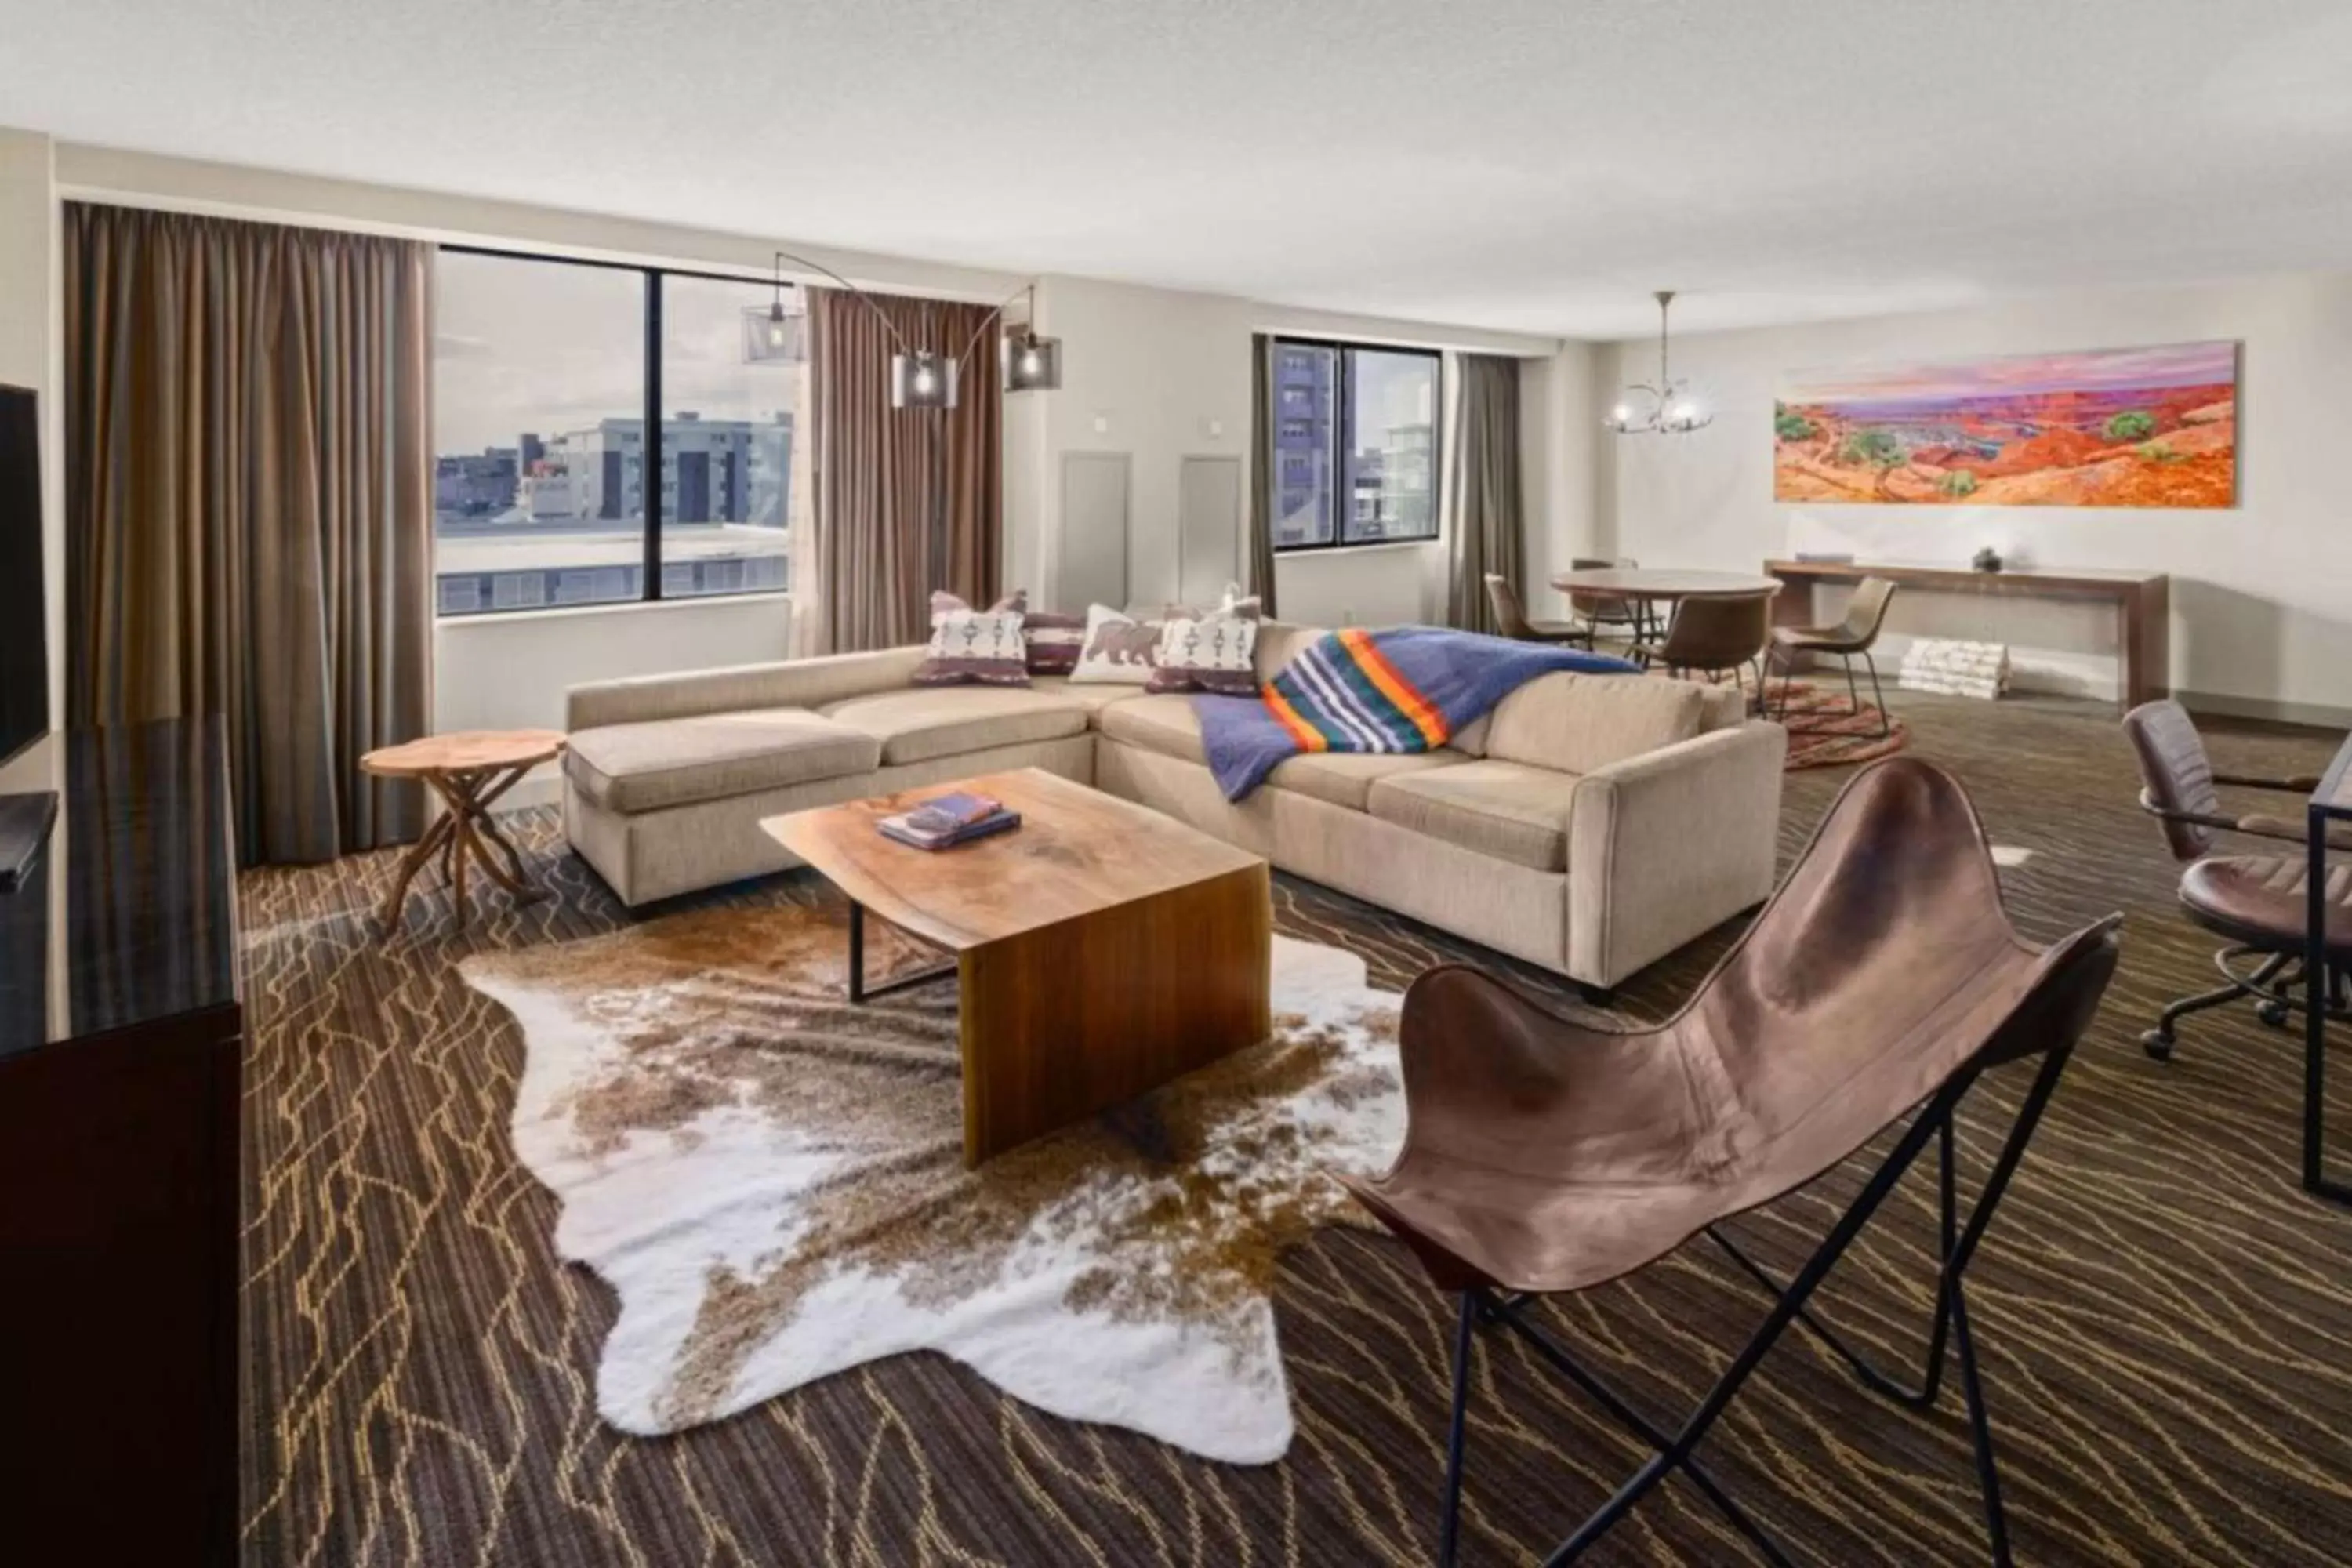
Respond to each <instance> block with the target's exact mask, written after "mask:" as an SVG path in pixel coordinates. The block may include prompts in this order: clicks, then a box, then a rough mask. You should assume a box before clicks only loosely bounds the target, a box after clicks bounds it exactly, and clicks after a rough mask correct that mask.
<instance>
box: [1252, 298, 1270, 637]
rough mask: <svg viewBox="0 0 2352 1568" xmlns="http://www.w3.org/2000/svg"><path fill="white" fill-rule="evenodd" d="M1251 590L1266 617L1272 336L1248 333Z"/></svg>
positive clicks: (1268, 614) (1268, 558)
mask: <svg viewBox="0 0 2352 1568" xmlns="http://www.w3.org/2000/svg"><path fill="white" fill-rule="evenodd" d="M1250 472H1251V475H1252V478H1251V479H1250V491H1249V572H1250V592H1251V593H1253V594H1255V595H1257V603H1258V609H1259V611H1260V613H1262V614H1263V615H1265V617H1266V618H1267V619H1269V620H1271V619H1273V617H1274V614H1275V609H1274V499H1273V498H1274V340H1273V339H1272V338H1270V337H1268V336H1267V335H1266V334H1265V333H1264V332H1256V333H1253V334H1252V335H1251V337H1250Z"/></svg>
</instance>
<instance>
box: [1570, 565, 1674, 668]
mask: <svg viewBox="0 0 2352 1568" xmlns="http://www.w3.org/2000/svg"><path fill="white" fill-rule="evenodd" d="M1641 564H1642V563H1640V562H1638V561H1636V560H1634V559H1633V557H1632V556H1630V555H1624V556H1620V557H1618V558H1617V559H1616V560H1614V561H1604V560H1602V559H1601V558H1600V557H1598V556H1591V555H1579V556H1575V557H1573V558H1571V559H1570V562H1569V563H1568V566H1569V570H1570V571H1571V572H1607V571H1612V570H1614V569H1617V568H1621V567H1622V568H1624V569H1626V570H1629V571H1630V570H1632V569H1633V568H1634V567H1637V566H1639V565H1641ZM1568 607H1569V609H1570V612H1571V613H1573V614H1575V615H1579V616H1583V617H1584V625H1585V628H1586V629H1587V631H1589V632H1590V633H1591V634H1592V635H1593V636H1594V637H1599V635H1600V633H1601V628H1602V627H1603V626H1607V627H1611V628H1612V629H1613V630H1615V631H1620V632H1622V634H1623V635H1624V637H1625V640H1626V641H1627V642H1630V643H1633V645H1634V646H1636V647H1639V646H1640V645H1641V644H1643V643H1645V642H1648V641H1650V640H1651V633H1652V629H1653V628H1652V625H1651V613H1650V605H1649V602H1648V601H1647V600H1643V599H1621V598H1618V597H1617V596H1616V595H1613V594H1578V593H1573V592H1571V593H1570V595H1568Z"/></svg>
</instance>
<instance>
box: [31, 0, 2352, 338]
mask: <svg viewBox="0 0 2352 1568" xmlns="http://www.w3.org/2000/svg"><path fill="white" fill-rule="evenodd" d="M0 40H5V44H0V124H14V125H18V126H26V127H30V128H33V129H37V130H43V131H47V132H52V133H54V134H56V135H57V136H58V137H60V138H63V139H67V140H70V141H78V142H93V143H100V144H105V145H113V146H122V147H131V148H139V149H144V150H149V151H153V152H162V153H178V154H183V155H186V156H192V157H201V158H212V159H220V160H225V161H228V162H232V163H252V164H258V165H263V166H267V167H273V168H281V169H290V170H296V171H299V172H304V173H310V174H332V175H341V176H345V177H349V178H354V179H362V180H370V181H377V182H382V183H386V184H402V185H412V186H416V187H420V188H424V189H428V190H445V191H452V192H459V193H463V194H467V195H482V196H494V197H503V198H508V199H512V200H519V201H528V202H536V203H541V204H544V205H555V206H566V207H576V208H582V209H586V210H591V211H597V212H607V213H614V214H621V215H625V216H633V217H640V218H648V219H655V220H660V221H666V222H674V223H679V224H687V225H692V226H700V227H708V228H718V229H725V230H730V231H737V232H741V233H747V234H753V235H761V236H780V237H792V238H795V239H799V240H803V241H807V242H810V243H821V244H831V245H839V246H846V247H860V248H866V249H872V250H881V251H890V252H898V253H902V254H906V255H909V256H918V257H926V258H936V259H939V260H943V261H956V262H963V263H968V264H972V265H979V266H992V267H998V268H1005V269H1008V270H1013V271H1024V272H1025V271H1055V272H1076V273H1086V274H1092V275H1096V276H1100V277H1109V278H1119V279H1131V280H1134V281H1139V282H1147V283H1155V284H1161V285H1169V286H1175V287H1183V288H1192V289H1209V290H1214V291H1218V292H1225V293H1233V294H1240V295H1244V296H1248V297H1251V298H1255V299H1258V300H1269V301H1276V302H1280V303H1286V304H1295V305H1305V306H1314V307H1319V308H1323V309H1328V310H1354V311H1362V312H1366V313H1370V314H1376V315H1386V316H1399V317H1409V318H1416V319H1420V320H1423V321H1446V322H1454V323H1460V324H1464V325H1475V326H1486V327H1493V328H1500V329H1515V330H1519V331H1532V332H1540V333H1547V334H1550V333H1558V334H1564V335H1569V336H1587V337H1606V336H1621V335H1629V334H1638V333H1641V332H1643V331H1646V330H1648V329H1649V328H1650V326H1651V325H1652V323H1653V321H1654V311H1653V307H1652V306H1651V305H1650V303H1649V300H1648V290H1649V289H1652V288H1654V287H1658V286H1662V285H1670V286H1674V287H1677V288H1680V289H1684V290H1685V291H1686V292H1685V300H1684V301H1683V302H1681V303H1678V304H1677V306H1676V308H1675V309H1676V322H1677V325H1678V326H1686V327H1689V328H1691V329H1703V328H1707V327H1720V326H1734V325H1746V324H1752V323H1761V322H1769V321H1798V320H1806V319H1812V318H1821V317H1830V316H1851V315H1865V314H1875V313H1879V312H1882V311H1888V310H1910V309H1920V308H1929V307H1935V306H1941V305H1956V304H1965V303H1968V302H1969V301H1971V300H1980V299H1984V298H1987V297H1990V296H1994V295H2000V294H2011V293H2016V292H2021V291H2031V290H2034V289H2049V288H2057V287H2064V286H2071V285H2078V284H2113V283H2131V282H2156V281H2163V280H2169V279H2201V278H2212V277H2221V276H2226V275H2230V274H2235V273H2245V272H2260V271H2280V270H2294V269H2306V268H2310V269H2318V268H2347V267H2352V0H2229V3H2227V4H2221V3H2217V0H2063V3H2061V0H1805V3H1803V4H1797V3H1794V0H1647V3H1644V0H1612V3H1610V4H1587V3H1582V0H1476V3H1467V4H1448V3H1446V0H1410V3H1405V0H1255V3H1252V0H1193V3H1190V4H1188V3H1185V0H1157V3H1154V4H1149V5H1140V4H1132V3H1129V0H1060V3H1055V0H299V3H298V0H145V3H139V4H132V3H126V0H0Z"/></svg>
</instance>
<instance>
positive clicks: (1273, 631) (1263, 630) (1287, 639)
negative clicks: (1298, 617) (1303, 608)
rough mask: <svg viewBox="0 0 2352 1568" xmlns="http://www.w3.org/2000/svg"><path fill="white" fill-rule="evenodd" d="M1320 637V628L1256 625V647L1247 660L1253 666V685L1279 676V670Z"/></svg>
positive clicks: (1272, 623)
mask: <svg viewBox="0 0 2352 1568" xmlns="http://www.w3.org/2000/svg"><path fill="white" fill-rule="evenodd" d="M1322 635H1323V628H1322V627H1321V626H1295V625H1293V624H1292V623H1291V622H1288V621H1260V622H1259V623H1258V624H1257V647H1255V648H1254V649H1252V650H1251V653H1250V658H1251V661H1252V662H1253V663H1255V665H1256V666H1257V683H1258V684H1259V685H1260V686H1264V685H1265V683H1266V682H1267V681H1269V680H1272V679H1274V678H1275V677H1276V676H1277V675H1280V674H1281V673H1282V667H1283V666H1284V665H1286V664H1288V663H1289V662H1290V661H1291V660H1292V659H1293V658H1297V656H1298V654H1299V653H1300V652H1301V651H1302V650H1303V649H1305V648H1306V647H1307V646H1308V645H1310V644H1312V643H1313V642H1314V641H1315V639H1316V638H1317V637H1321V636H1322Z"/></svg>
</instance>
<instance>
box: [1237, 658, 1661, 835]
mask: <svg viewBox="0 0 2352 1568" xmlns="http://www.w3.org/2000/svg"><path fill="white" fill-rule="evenodd" d="M1555 670H1576V671H1580V672H1582V673H1585V674H1591V675H1634V674H1639V673H1640V668H1639V667H1638V666H1636V665H1634V664H1633V663H1631V662H1629V661H1628V660H1625V659H1622V658H1615V657H1614V656H1612V655H1610V654H1603V653H1587V652H1585V651H1584V650H1582V649H1580V648H1570V647H1554V646H1551V645H1549V644H1546V643H1524V642H1513V641H1511V640H1509V639H1508V638H1506V637H1482V636H1480V635H1479V634H1477V633H1475V632H1457V631H1447V630H1445V629H1444V628H1442V627H1438V626H1397V627H1392V628H1391V629H1388V630H1385V631H1366V630H1363V629H1362V628H1360V627H1349V629H1347V630H1345V631H1337V632H1326V633H1324V634H1323V636H1321V637H1318V638H1317V639H1316V640H1315V641H1314V642H1312V643H1310V644H1308V645H1307V648H1306V649H1305V650H1304V651H1303V652H1301V653H1300V654H1299V655H1298V656H1297V658H1293V659H1292V660H1291V661H1290V662H1289V663H1288V664H1286V665H1285V666H1284V667H1283V668H1282V669H1281V670H1280V672H1279V673H1277V674H1276V676H1275V678H1274V679H1272V680H1270V681H1268V682H1267V683H1266V685H1265V689H1264V691H1263V692H1261V693H1260V695H1258V696H1256V697H1205V696H1203V697H1195V698H1193V699H1192V706H1193V709H1194V710H1195V711H1197V712H1198V713H1199V714H1200V716H1201V739H1202V744H1203V745H1204V746H1205V747H1206V749H1207V751H1208V756H1209V771H1210V772H1211V773H1214V774H1215V775H1216V779H1217V787H1218V788H1219V789H1221V790H1223V792H1224V795H1225V798H1226V799H1227V800H1239V799H1241V798H1242V797H1243V796H1244V795H1248V794H1249V793H1250V791H1252V790H1254V789H1255V788H1256V787H1257V786H1258V785H1259V784H1263V783H1264V782H1265V775H1266V774H1268V773H1272V772H1273V771H1274V770H1275V769H1276V767H1277V766H1279V765H1280V764H1281V763H1285V762H1286V761H1288V760H1289V759H1290V758H1292V757H1295V756H1297V755H1298V754H1299V753H1300V752H1429V751H1434V750H1436V749H1437V748H1438V747H1440V746H1443V745H1444V744H1445V742H1447V741H1448V740H1450V739H1452V738H1453V736H1454V733H1455V732H1456V731H1459V730H1460V729H1461V728H1462V727H1463V726H1464V725H1465V724H1469V723H1472V722H1475V721H1476V720H1477V718H1478V716H1479V715H1480V714H1482V713H1484V712H1486V710H1488V709H1490V708H1492V707H1493V706H1494V705H1495V704H1496V703H1497V702H1500V701H1501V700H1503V699H1504V698H1505V697H1507V696H1508V695H1510V693H1512V692H1513V691H1515V690H1517V689H1518V688H1519V687H1520V686H1522V685H1524V684H1525V683H1526V682H1528V681H1529V680H1532V679H1535V678H1536V677H1537V676H1539V675H1549V674H1550V673H1552V672H1553V671H1555Z"/></svg>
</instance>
